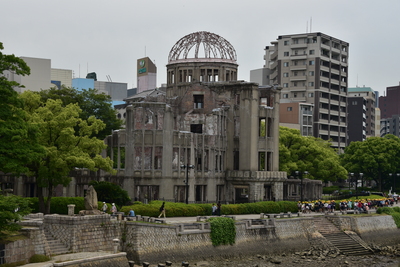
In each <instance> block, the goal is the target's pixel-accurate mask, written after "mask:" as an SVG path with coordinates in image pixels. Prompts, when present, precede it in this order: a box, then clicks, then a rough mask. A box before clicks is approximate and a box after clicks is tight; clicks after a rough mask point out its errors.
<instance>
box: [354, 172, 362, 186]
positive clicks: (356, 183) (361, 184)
mask: <svg viewBox="0 0 400 267" xmlns="http://www.w3.org/2000/svg"><path fill="white" fill-rule="evenodd" d="M363 175H364V173H362V172H360V179H361V187H362V180H363ZM357 184H358V180H357V181H356V185H357Z"/></svg>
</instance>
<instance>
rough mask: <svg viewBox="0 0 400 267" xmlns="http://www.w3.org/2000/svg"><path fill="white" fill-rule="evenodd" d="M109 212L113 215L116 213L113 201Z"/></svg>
mask: <svg viewBox="0 0 400 267" xmlns="http://www.w3.org/2000/svg"><path fill="white" fill-rule="evenodd" d="M111 212H112V214H113V215H115V214H116V213H117V207H116V206H115V203H112V206H111Z"/></svg>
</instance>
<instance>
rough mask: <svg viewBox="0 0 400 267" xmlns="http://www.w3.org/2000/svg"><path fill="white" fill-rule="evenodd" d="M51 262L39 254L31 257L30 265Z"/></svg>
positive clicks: (48, 258)
mask: <svg viewBox="0 0 400 267" xmlns="http://www.w3.org/2000/svg"><path fill="white" fill-rule="evenodd" d="M49 260H51V259H50V257H47V256H46V255H40V254H35V255H33V256H32V257H31V258H30V259H29V262H30V263H37V262H45V261H49Z"/></svg>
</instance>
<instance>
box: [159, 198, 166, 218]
mask: <svg viewBox="0 0 400 267" xmlns="http://www.w3.org/2000/svg"><path fill="white" fill-rule="evenodd" d="M160 212H161V213H160V215H158V218H160V217H161V215H164V218H165V202H163V203H162V205H161V207H160Z"/></svg>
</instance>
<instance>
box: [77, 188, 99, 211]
mask: <svg viewBox="0 0 400 267" xmlns="http://www.w3.org/2000/svg"><path fill="white" fill-rule="evenodd" d="M98 205H99V204H98V200H97V193H96V190H94V188H93V186H92V185H91V186H89V189H88V190H87V191H86V196H85V210H81V211H79V215H100V214H102V212H101V211H100V210H99V209H98V208H99V206H98Z"/></svg>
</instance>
